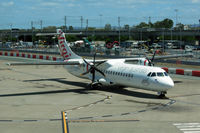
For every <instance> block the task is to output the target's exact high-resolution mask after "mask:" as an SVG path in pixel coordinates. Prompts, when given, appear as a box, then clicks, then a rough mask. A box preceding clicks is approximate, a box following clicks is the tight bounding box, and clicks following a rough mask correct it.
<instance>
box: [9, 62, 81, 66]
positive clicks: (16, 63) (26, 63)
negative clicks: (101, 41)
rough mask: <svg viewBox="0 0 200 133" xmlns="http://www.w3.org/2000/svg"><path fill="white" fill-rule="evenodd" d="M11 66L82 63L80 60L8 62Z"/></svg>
mask: <svg viewBox="0 0 200 133" xmlns="http://www.w3.org/2000/svg"><path fill="white" fill-rule="evenodd" d="M7 65H9V66H19V65H80V63H79V62H78V61H73V62H72V61H68V62H13V63H7Z"/></svg>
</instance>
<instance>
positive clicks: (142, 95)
mask: <svg viewBox="0 0 200 133" xmlns="http://www.w3.org/2000/svg"><path fill="white" fill-rule="evenodd" d="M63 79H66V78H51V79H36V80H24V81H23V82H37V81H40V82H41V81H54V82H55V81H56V82H59V83H62V84H67V85H73V86H78V87H81V88H79V89H67V90H55V91H39V92H27V93H15V94H2V95H0V97H11V96H27V95H45V94H54V93H78V94H89V93H93V94H94V93H95V92H94V91H95V90H96V91H103V92H109V93H115V94H120V95H125V96H131V97H138V98H147V99H158V96H157V95H154V94H148V93H143V92H136V91H130V90H127V89H125V88H123V87H103V88H101V89H89V87H88V83H84V82H76V81H67V80H63Z"/></svg>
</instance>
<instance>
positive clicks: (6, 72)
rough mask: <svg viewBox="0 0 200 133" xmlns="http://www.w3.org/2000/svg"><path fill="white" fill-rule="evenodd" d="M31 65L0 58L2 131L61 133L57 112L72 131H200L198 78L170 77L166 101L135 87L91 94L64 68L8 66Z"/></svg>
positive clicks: (94, 91)
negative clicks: (16, 64)
mask: <svg viewBox="0 0 200 133" xmlns="http://www.w3.org/2000/svg"><path fill="white" fill-rule="evenodd" d="M13 61H14V62H17V61H30V59H29V60H26V59H19V58H13V57H0V131H1V132H2V133H11V132H14V133H27V132H28V133H36V132H37V133H44V132H48V133H55V132H56V133H62V132H63V129H62V121H61V111H65V112H67V115H68V121H69V132H70V133H93V132H95V133H102V132H109V133H121V132H123V133H133V132H134V133H147V132H148V133H169V132H170V133H181V132H185V133H195V132H196V133H197V132H200V113H199V110H200V89H199V86H200V78H199V77H192V76H184V75H174V74H170V76H171V77H172V79H173V80H174V82H175V87H174V88H172V89H171V90H169V91H168V94H167V97H168V98H169V99H158V98H157V94H156V92H151V91H145V90H141V89H136V88H123V89H118V88H103V89H101V90H89V89H87V84H88V83H90V81H89V80H86V79H80V78H77V77H74V76H73V75H71V74H69V73H68V72H67V70H66V69H64V68H63V67H62V66H12V67H11V66H7V65H5V63H7V62H13Z"/></svg>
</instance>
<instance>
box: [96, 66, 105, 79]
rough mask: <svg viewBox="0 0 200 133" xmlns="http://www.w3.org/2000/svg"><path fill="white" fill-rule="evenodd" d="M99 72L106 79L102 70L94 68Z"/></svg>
mask: <svg viewBox="0 0 200 133" xmlns="http://www.w3.org/2000/svg"><path fill="white" fill-rule="evenodd" d="M94 69H95V70H96V71H97V72H99V73H101V74H102V75H103V76H104V77H105V76H106V75H105V74H104V73H103V72H102V71H101V70H99V69H98V68H96V67H95V68H94Z"/></svg>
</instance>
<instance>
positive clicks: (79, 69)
mask: <svg viewBox="0 0 200 133" xmlns="http://www.w3.org/2000/svg"><path fill="white" fill-rule="evenodd" d="M78 60H80V64H81V65H73V66H65V67H66V68H67V70H68V71H69V73H71V74H73V75H75V76H78V77H80V78H88V79H91V78H92V74H90V73H89V74H87V75H84V76H81V75H80V74H81V73H83V72H86V71H87V70H88V69H89V66H88V65H87V64H86V63H84V62H83V61H82V59H78ZM98 69H99V70H101V71H102V72H104V74H105V77H104V76H103V75H101V74H100V73H98V72H96V73H95V80H96V82H99V83H101V84H103V85H119V86H128V87H135V88H140V89H145V90H151V91H156V92H166V91H167V90H168V89H170V88H172V87H173V86H174V82H173V81H172V79H171V78H170V77H169V76H168V75H165V74H166V72H165V71H164V70H163V69H161V68H159V67H151V66H141V65H134V64H126V63H124V60H123V59H118V60H116V59H114V60H112V59H111V60H108V61H106V62H105V63H103V64H101V65H100V66H98ZM149 73H155V74H156V75H152V76H151V75H150V74H149ZM148 74H149V75H148Z"/></svg>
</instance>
